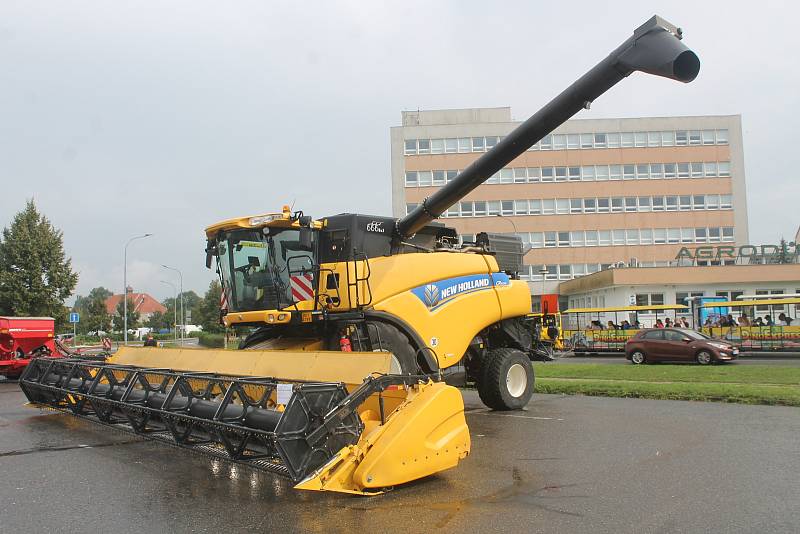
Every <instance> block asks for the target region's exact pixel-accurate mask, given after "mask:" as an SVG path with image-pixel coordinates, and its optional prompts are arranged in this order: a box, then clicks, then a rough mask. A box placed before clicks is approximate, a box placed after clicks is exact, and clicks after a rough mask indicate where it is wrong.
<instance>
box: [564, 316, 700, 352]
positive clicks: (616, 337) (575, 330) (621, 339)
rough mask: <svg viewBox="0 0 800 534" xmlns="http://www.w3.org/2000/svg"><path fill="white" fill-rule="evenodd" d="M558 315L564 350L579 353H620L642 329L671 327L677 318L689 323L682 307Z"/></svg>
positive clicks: (688, 317) (689, 318)
mask: <svg viewBox="0 0 800 534" xmlns="http://www.w3.org/2000/svg"><path fill="white" fill-rule="evenodd" d="M561 315H562V318H561V323H562V330H561V331H562V338H563V346H564V350H565V351H573V352H576V353H579V354H580V353H583V352H624V351H625V342H626V341H628V340H629V339H630V338H632V337H633V336H634V335H636V333H637V332H638V331H639V330H640V329H642V328H655V327H657V326H659V324H661V325H664V326H666V325H667V324H669V325H670V326H672V324H673V323H675V321H676V319H678V318H681V319H686V320H687V322H689V323H691V309H690V308H689V306H684V305H682V304H674V305H652V306H624V307H620V308H572V309H569V310H566V311H564V312H561ZM667 319H669V323H668V322H667Z"/></svg>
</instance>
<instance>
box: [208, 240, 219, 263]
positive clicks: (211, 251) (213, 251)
mask: <svg viewBox="0 0 800 534" xmlns="http://www.w3.org/2000/svg"><path fill="white" fill-rule="evenodd" d="M217 254H218V252H217V247H216V246H215V245H214V243H213V242H211V241H208V242H207V243H206V269H210V268H211V259H212V258H213V257H214V256H216V255H217Z"/></svg>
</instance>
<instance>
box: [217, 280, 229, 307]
mask: <svg viewBox="0 0 800 534" xmlns="http://www.w3.org/2000/svg"><path fill="white" fill-rule="evenodd" d="M226 286H227V284H223V286H222V291H220V294H219V309H220V310H225V311H226V312H227V311H228V288H227V287H226Z"/></svg>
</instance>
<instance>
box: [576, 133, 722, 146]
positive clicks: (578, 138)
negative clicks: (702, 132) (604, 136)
mask: <svg viewBox="0 0 800 534" xmlns="http://www.w3.org/2000/svg"><path fill="white" fill-rule="evenodd" d="M712 133H713V132H712ZM580 139H581V136H580V134H568V135H567V148H568V149H570V150H574V149H577V148H580V147H581V141H580Z"/></svg>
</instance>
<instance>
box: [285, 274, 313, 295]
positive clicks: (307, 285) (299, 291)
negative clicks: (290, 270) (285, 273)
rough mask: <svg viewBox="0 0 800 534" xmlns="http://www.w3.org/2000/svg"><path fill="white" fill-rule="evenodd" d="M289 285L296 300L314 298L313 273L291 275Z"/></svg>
mask: <svg viewBox="0 0 800 534" xmlns="http://www.w3.org/2000/svg"><path fill="white" fill-rule="evenodd" d="M289 285H290V286H291V288H292V297H293V298H294V300H295V302H300V301H302V300H311V299H313V298H314V278H313V276H312V275H311V273H307V274H298V275H292V276H290V277H289Z"/></svg>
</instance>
